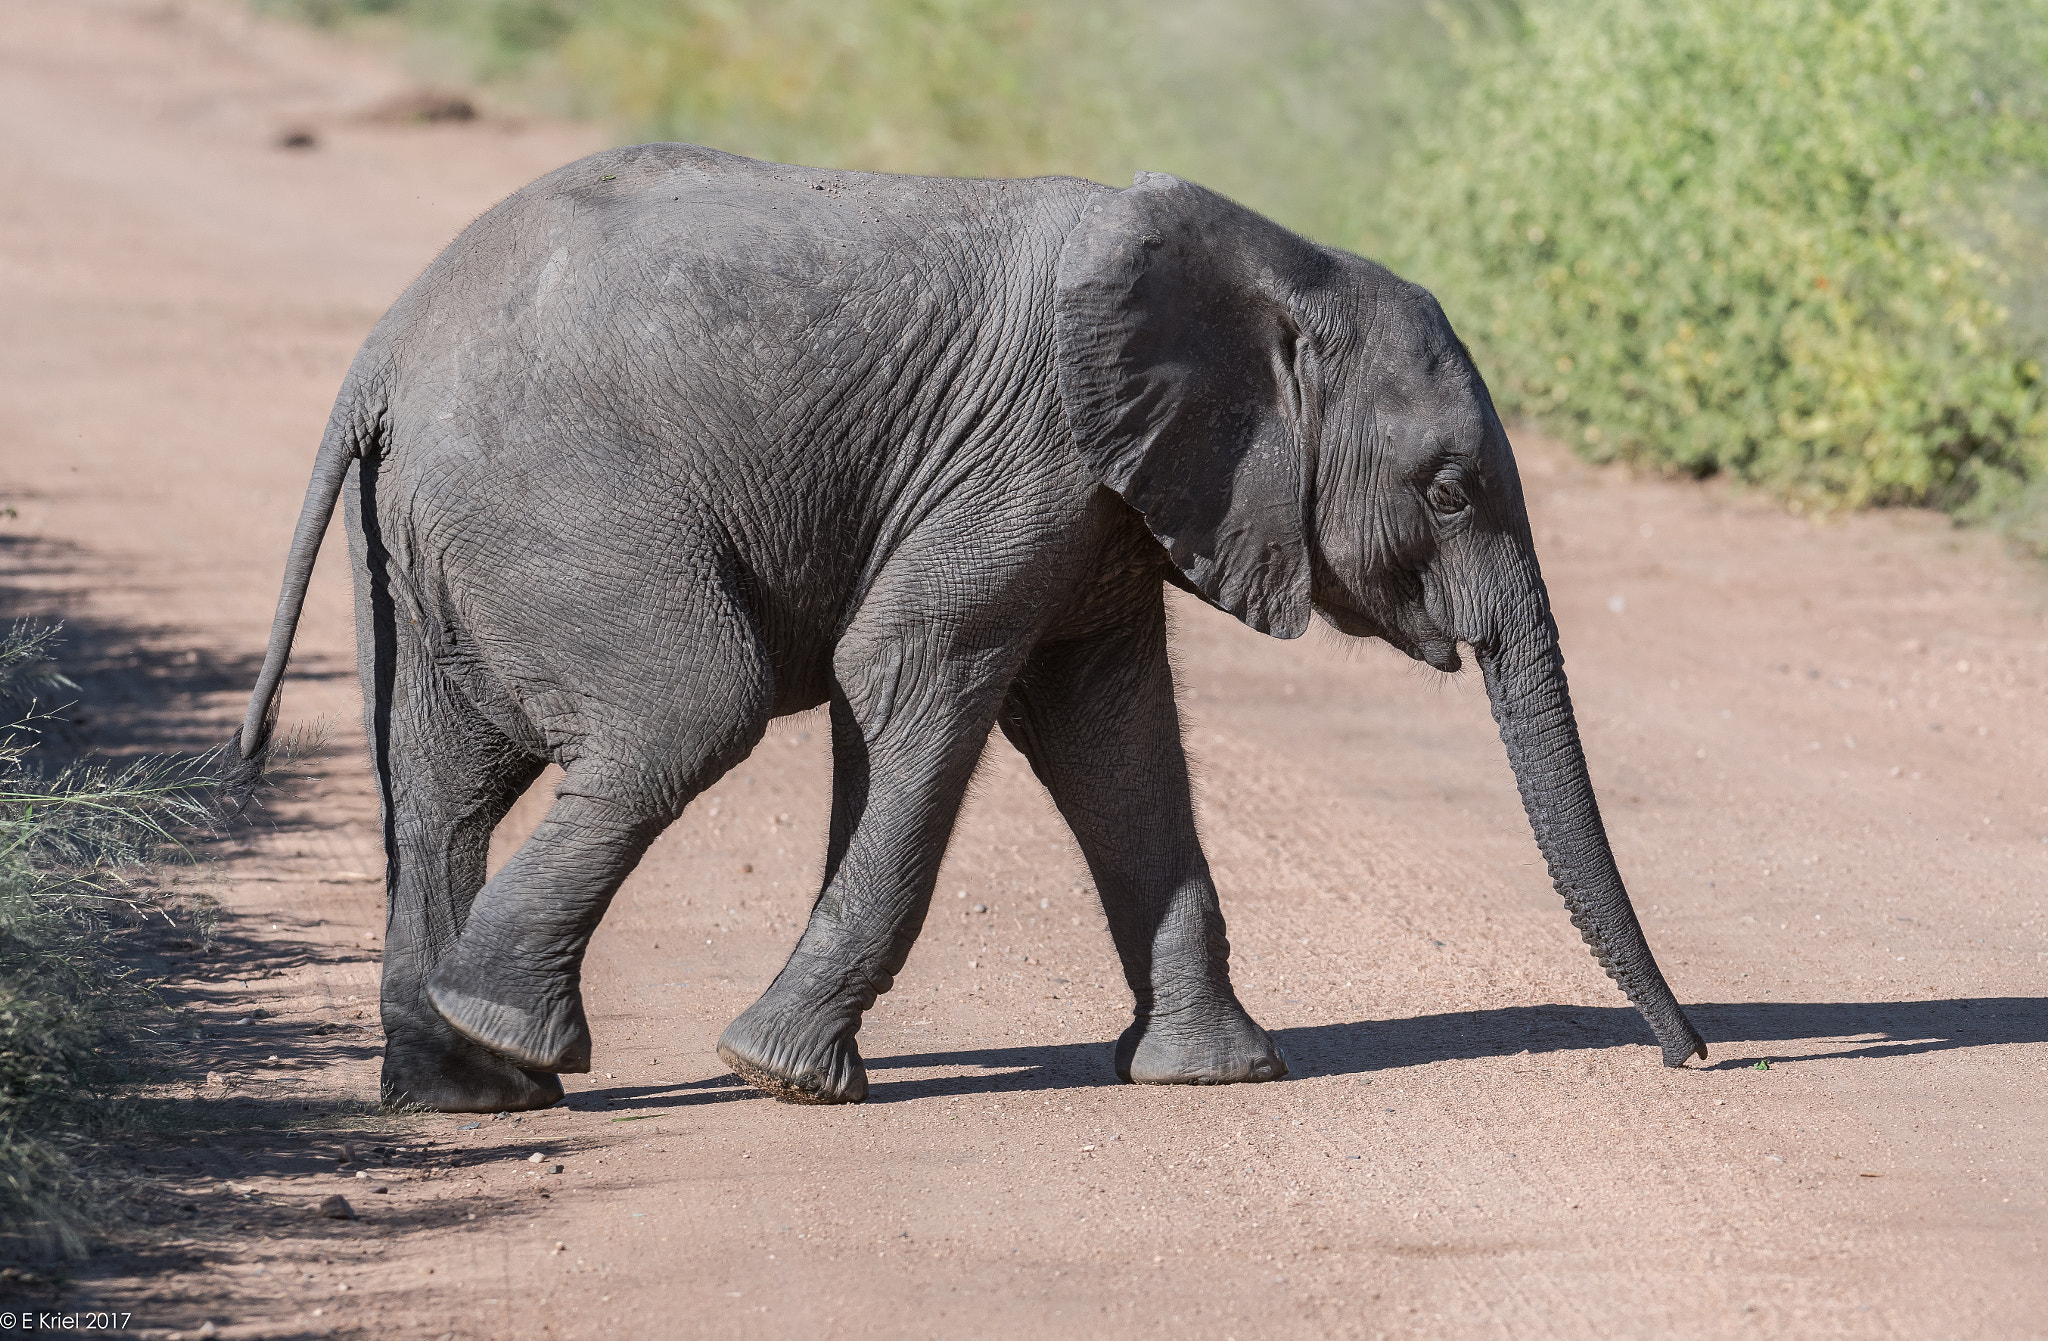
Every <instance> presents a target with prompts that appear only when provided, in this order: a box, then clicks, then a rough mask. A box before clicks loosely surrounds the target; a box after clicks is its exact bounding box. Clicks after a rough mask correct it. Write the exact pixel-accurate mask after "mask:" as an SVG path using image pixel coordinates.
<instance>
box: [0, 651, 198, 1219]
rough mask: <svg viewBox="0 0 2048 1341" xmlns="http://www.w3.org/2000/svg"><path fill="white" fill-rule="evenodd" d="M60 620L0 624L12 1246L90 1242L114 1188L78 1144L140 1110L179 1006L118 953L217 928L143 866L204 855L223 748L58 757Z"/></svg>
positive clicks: (3, 1012)
mask: <svg viewBox="0 0 2048 1341" xmlns="http://www.w3.org/2000/svg"><path fill="white" fill-rule="evenodd" d="M58 642H59V636H58V630H57V629H56V628H54V627H49V628H36V627H32V626H30V625H27V624H16V625H14V626H13V627H12V628H11V629H9V630H8V631H7V632H6V634H5V635H4V636H0V703H4V704H6V705H8V706H9V707H10V709H11V712H10V714H9V716H8V717H7V718H0V721H4V723H5V724H4V725H0V1243H5V1245H6V1246H7V1247H8V1248H10V1249H11V1250H12V1251H14V1252H16V1253H20V1254H23V1255H37V1256H40V1255H47V1254H50V1253H53V1252H54V1253H61V1254H63V1255H66V1256H77V1255H80V1254H82V1253H83V1252H84V1251H85V1250H86V1248H87V1247H88V1245H89V1242H90V1240H91V1238H92V1236H93V1234H94V1232H95V1230H96V1228H97V1227H98V1226H99V1225H101V1224H102V1223H104V1221H105V1219H106V1218H107V1216H108V1214H109V1211H108V1209H107V1208H108V1206H109V1205H110V1203H111V1198H110V1197H109V1196H108V1194H107V1190H106V1189H105V1188H104V1187H103V1186H101V1184H100V1182H99V1181H98V1180H97V1179H96V1178H95V1177H94V1176H93V1175H92V1173H91V1171H90V1166H89V1161H82V1160H81V1159H80V1158H79V1157H78V1156H77V1154H76V1153H75V1152H76V1151H78V1150H80V1149H82V1148H83V1147H84V1146H85V1144H86V1143H87V1142H89V1141H90V1140H91V1139H92V1138H93V1137H95V1136H103V1135H105V1134H108V1133H110V1132H112V1131H114V1130H116V1129H118V1128H120V1127H121V1126H122V1125H123V1124H124V1123H125V1122H126V1121H127V1120H128V1119H129V1118H130V1117H131V1116H132V1114H131V1112H130V1105H129V1104H128V1103H127V1101H126V1098H125V1093H126V1090H127V1089H128V1087H129V1086H130V1085H131V1084H132V1082H133V1081H135V1080H136V1079H138V1078H139V1077H140V1076H142V1075H143V1074H144V1073H145V1072H146V1070H147V1068H148V1067H149V1065H150V1063H151V1061H152V1059H153V1058H154V1057H155V1056H156V1055H157V1054H158V1053H159V1052H160V1051H161V1045H160V1044H159V1043H158V1041H157V1040H158V1037H159V1036H160V1035H161V1034H163V1033H164V1032H165V1026H166V1025H167V1023H168V1019H169V1017H168V1013H167V1012H166V1011H165V1009H164V1007H163V1004H162V1002H161V1001H160V1000H159V999H158V998H157V996H156V994H155V993H154V992H153V991H152V990H151V988H150V986H149V985H148V984H147V983H146V982H145V981H143V980H142V979H141V977H140V976H139V975H138V974H137V973H136V972H135V971H134V970H133V969H131V968H130V967H129V966H128V965H126V964H125V963H123V961H122V956H121V954H120V945H119V938H120V936H121V934H122V933H123V932H124V931H127V930H130V929H132V928H134V927H136V926H137V925H139V924H141V923H144V922H147V921H151V920H162V921H165V922H171V923H178V924H181V925H185V926H189V927H190V928H191V929H192V931H193V933H195V934H196V935H197V936H199V937H200V938H201V939H204V938H206V937H207V936H208V935H210V933H211V929H212V920H213V913H214V911H215V910H214V905H213V903H212V901H211V900H210V899H206V898H205V897H204V896H177V897H174V896H171V895H168V894H166V893H165V892H163V891H161V890H160V889H158V888H157V887H156V886H155V885H154V884H153V883H151V882H149V881H148V880H147V878H146V876H147V872H148V871H149V870H150V869H151V868H153V867H157V866H161V865H162V864H164V863H167V862H173V861H191V860H193V859H194V856H193V851H192V848H191V846H190V840H191V839H193V838H194V837H195V836H197V835H199V834H202V833H205V832H208V831H210V830H211V829H212V827H213V825H214V817H215V816H214V809H213V805H212V798H213V794H214V792H215V789H216V787H217V776H216V775H217V772H218V760H217V759H216V757H215V755H213V754H207V755H202V756H199V757H197V758H185V759H172V758H154V757H152V758H142V759H136V760H132V761H128V762H124V763H118V764H109V763H104V762H97V761H92V760H82V761H73V762H70V763H65V764H55V763H53V762H51V761H50V760H49V759H48V758H47V750H46V743H47V737H46V727H47V726H49V725H50V724H53V723H55V722H56V721H57V720H58V719H57V718H55V717H54V716H52V715H50V714H48V713H46V712H44V711H41V710H39V707H38V705H39V704H40V703H41V702H42V701H43V700H44V699H45V698H46V697H47V696H49V695H50V694H52V693H57V692H61V691H64V690H68V689H70V688H72V685H71V682H70V681H69V680H68V679H66V678H65V677H64V676H63V675H62V674H61V673H60V672H59V671H58V670H57V669H56V668H55V667H54V666H53V665H52V664H51V661H50V657H51V654H52V652H53V651H54V649H55V648H56V646H57V644H58Z"/></svg>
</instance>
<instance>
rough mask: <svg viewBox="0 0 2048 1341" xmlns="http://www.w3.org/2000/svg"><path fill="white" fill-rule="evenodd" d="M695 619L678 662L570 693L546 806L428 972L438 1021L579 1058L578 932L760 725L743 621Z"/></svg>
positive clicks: (753, 643) (521, 1056)
mask: <svg viewBox="0 0 2048 1341" xmlns="http://www.w3.org/2000/svg"><path fill="white" fill-rule="evenodd" d="M698 626H699V627H700V628H702V629H704V631H705V638H704V645H703V646H702V647H700V648H699V649H697V655H696V656H694V657H693V658H692V661H691V663H690V664H689V665H685V666H677V667H663V668H661V673H659V674H655V675H645V674H643V675H639V676H636V677H632V678H631V679H630V680H628V681H627V682H626V683H623V684H613V685H609V686H606V687H604V688H603V689H602V690H600V689H597V688H590V689H587V690H585V691H584V692H583V693H581V694H580V695H579V698H580V708H579V710H578V714H577V716H578V723H577V731H576V733H575V738H576V744H575V746H574V750H573V753H570V754H568V757H565V758H563V759H562V760H561V762H562V764H563V773H564V777H563V779H562V783H561V786H560V787H558V788H557V789H556V792H555V803H554V805H553V806H552V807H551V808H550V809H549V810H548V813H547V817H546V818H545V819H544V820H542V821H541V824H540V827H539V828H537V829H536V830H535V831H534V833H533V836H532V837H530V838H529V839H527V841H526V843H525V844H524V845H523V846H522V847H521V848H520V849H519V851H518V853H517V854H516V855H514V856H513V858H512V859H511V860H510V861H509V862H507V863H506V864H505V866H504V868H503V869H502V870H500V871H499V872H498V873H497V874H496V875H495V876H493V877H492V878H491V880H490V881H489V883H487V884H486V885H485V886H484V887H483V890H482V892H481V893H479V894H478V895H477V899H476V903H475V906H474V907H473V908H472V909H471V910H470V916H469V919H468V922H467V923H466V924H465V926H464V927H463V930H462V935H461V937H460V939H459V940H458V941H457V943H456V945H455V947H454V949H453V951H452V952H451V953H450V954H449V955H448V956H447V957H446V958H445V959H443V960H442V962H441V963H440V964H439V965H438V966H437V967H436V968H435V970H434V973H433V975H432V977H431V979H430V980H429V982H428V986H427V995H428V998H429V1000H430V1001H431V1002H432V1003H433V1007H434V1009H435V1010H436V1011H437V1012H439V1014H440V1016H441V1018H442V1019H444V1020H446V1021H447V1022H448V1024H449V1025H451V1026H452V1027H453V1028H454V1029H455V1030H456V1031H457V1032H459V1033H461V1034H462V1035H463V1036H464V1037H466V1038H468V1039H470V1040H472V1041H474V1042H476V1043H478V1044H481V1045H482V1046H483V1047H485V1048H488V1049H489V1050H490V1051H492V1052H494V1053H496V1054H498V1055H500V1056H502V1057H505V1058H507V1059H509V1060H510V1061H512V1062H513V1063H515V1064H516V1065H518V1066H521V1067H524V1068H528V1069H531V1070H539V1071H555V1072H562V1071H568V1072H582V1071H588V1070H589V1069H590V1054H591V1046H592V1041H591V1035H590V1027H589V1024H588V1023H587V1021H586V1020H585V1017H584V1012H583V991H582V982H583V957H584V954H585V953H586V952H587V950H588V949H589V946H590V938H591V936H592V935H593V934H594V933H595V932H596V930H597V926H598V923H599V922H600V921H602V920H603V918H604V914H605V911H606V909H608V908H609V907H610V906H611V901H612V897H613V896H614V895H615V894H617V892H618V890H619V887H620V886H621V885H622V884H624V883H625V880H626V877H627V876H629V875H631V874H632V872H633V868H634V867H635V866H637V865H638V864H639V862H640V858H641V857H642V856H643V855H644V854H645V853H646V851H647V848H648V846H649V845H650V844H652V843H653V842H654V840H655V839H656V838H657V837H659V836H660V834H661V832H662V830H664V829H666V828H667V827H668V826H669V824H671V823H672V822H673V821H674V820H675V818H676V817H677V816H678V815H680V814H681V813H682V811H683V807H684V806H685V805H687V804H688V803H689V801H690V800H691V799H692V798H693V797H695V796H696V795H697V794H698V793H699V792H701V791H702V790H703V789H704V788H706V787H708V786H710V785H711V784H712V783H713V782H715V781H717V780H718V778H719V776H720V775H722V774H723V773H724V772H725V771H726V770H727V769H728V768H730V767H732V765H733V764H735V763H737V762H739V761H740V760H741V759H743V758H745V757H746V755H747V753H748V752H749V751H750V750H752V749H753V747H754V745H755V744H756V743H757V742H758V741H759V740H760V739H761V734H762V732H763V731H764V730H765V729H766V727H767V722H768V716H769V713H770V710H771V705H772V702H773V691H774V679H773V675H772V671H771V669H770V666H769V662H768V658H767V653H766V649H765V648H764V647H763V646H762V645H761V642H760V639H759V637H758V635H757V634H756V633H755V631H754V629H753V626H752V624H751V623H750V622H749V621H747V620H746V619H745V617H744V615H743V614H742V612H741V611H740V610H739V609H738V608H737V606H734V607H733V608H731V609H729V610H727V611H724V612H723V613H722V617H716V618H706V619H702V620H701V622H700V623H699V625H698Z"/></svg>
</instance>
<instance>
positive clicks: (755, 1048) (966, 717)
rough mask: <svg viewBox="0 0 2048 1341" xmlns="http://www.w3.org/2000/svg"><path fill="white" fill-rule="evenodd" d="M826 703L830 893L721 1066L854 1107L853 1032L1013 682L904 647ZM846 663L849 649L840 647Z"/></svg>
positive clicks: (736, 1026)
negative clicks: (915, 655)
mask: <svg viewBox="0 0 2048 1341" xmlns="http://www.w3.org/2000/svg"><path fill="white" fill-rule="evenodd" d="M862 644H863V645H864V646H867V647H873V648H875V650H876V661H875V663H874V664H872V665H871V666H869V667H867V668H865V670H864V672H861V673H854V674H850V675H849V674H844V673H843V674H842V677H841V686H842V688H841V691H840V692H838V693H835V695H834V697H833V701H832V750H833V765H832V786H833V799H832V836H831V839H830V843H829V846H828V849H827V853H826V861H825V886H824V891H823V892H822V893H821V894H820V895H819V896H818V901H817V903H816V904H815V905H814V906H813V907H812V909H811V917H810V921H809V923H808V924H807V925H806V926H805V927H804V934H803V936H802V937H801V938H800V939H799V940H798V942H797V945H796V949H795V950H794V951H793V952H792V953H791V954H790V957H789V962H788V963H787V964H785V965H784V966H783V969H782V972H781V973H779V974H777V975H776V977H775V981H774V982H773V983H771V984H770V985H769V988H768V990H767V991H766V992H765V993H763V994H762V996H761V999H760V1000H759V1001H756V1002H755V1003H754V1004H753V1005H752V1006H750V1007H748V1008H747V1010H746V1012H745V1013H744V1014H742V1015H741V1016H740V1017H739V1018H738V1019H737V1020H734V1021H733V1022H732V1024H731V1025H730V1026H729V1027H728V1028H727V1029H726V1031H725V1033H724V1035H723V1036H722V1037H721V1038H720V1039H719V1041H718V1055H719V1056H720V1057H721V1058H722V1059H724V1061H725V1064H726V1065H728V1066H730V1067H731V1068H732V1069H733V1071H734V1072H735V1073H737V1074H738V1075H739V1076H740V1077H741V1078H742V1079H744V1080H746V1081H747V1082H748V1083H749V1084H752V1085H754V1086H755V1087H757V1088H759V1089H761V1090H762V1091H764V1092H766V1093H768V1094H770V1095H772V1096H774V1097H775V1098H777V1099H781V1100H783V1101H785V1102H788V1103H806V1104H835V1103H859V1102H860V1101H861V1100H862V1099H865V1098H866V1097H867V1091H868V1079H867V1068H866V1067H865V1066H863V1065H862V1064H861V1059H860V1051H859V1049H858V1048H856V1047H855V1045H854V1035H855V1034H856V1033H858V1032H859V1030H860V1021H861V1015H862V1014H863V1013H864V1012H865V1011H866V1010H867V1009H868V1008H869V1007H870V1006H872V1005H874V1004H875V998H876V997H878V996H880V995H881V994H882V993H883V992H886V991H888V990H889V988H890V987H891V986H892V985H893V984H894V982H895V978H896V974H897V973H898V972H899V971H900V970H901V969H902V967H903V961H904V960H905V959H906V958H907V957H908V956H909V954H910V947H911V945H912V944H913V943H914V942H915V941H916V940H917V933H918V931H919V929H920V928H922V926H923V925H924V918H925V912H926V910H927V909H928V908H929V907H930V905H931V897H932V885H933V883H934V882H935V881H936V880H937V879H938V872H939V862H940V859H941V858H942V857H944V855H945V851H946V843H947V840H948V839H949V838H950V837H951V834H952V830H953V821H954V819H955V818H956V817H957V815H958V814H959V810H960V802H961V798H962V797H963V796H964V795H965V794H966V790H967V784H968V781H969V779H970V778H971V777H972V776H973V773H974V766H975V763H976V762H977V761H978V760H979V759H980V756H981V749H982V746H983V744H984V743H985V742H986V741H987V739H988V732H989V727H990V726H991V725H992V723H993V719H994V717H995V709H996V701H997V699H998V698H999V696H1000V693H1001V690H1000V688H993V689H992V688H991V687H990V686H991V685H997V686H999V685H1000V684H1001V683H1003V682H1005V681H1006V680H1007V678H1008V675H1007V673H1004V674H1001V675H1000V676H996V675H987V674H975V673H974V670H973V668H971V667H961V666H952V667H949V666H945V665H944V664H943V663H939V664H936V665H934V664H932V663H933V661H935V660H936V659H935V658H934V659H932V660H928V661H927V664H926V668H925V669H924V670H923V671H922V672H919V671H916V670H913V669H911V668H908V667H906V666H905V664H904V661H905V654H904V652H903V650H902V644H901V643H900V642H898V643H893V644H892V642H891V640H888V639H884V638H879V637H877V638H871V639H863V640H862ZM842 651H843V652H844V649H842Z"/></svg>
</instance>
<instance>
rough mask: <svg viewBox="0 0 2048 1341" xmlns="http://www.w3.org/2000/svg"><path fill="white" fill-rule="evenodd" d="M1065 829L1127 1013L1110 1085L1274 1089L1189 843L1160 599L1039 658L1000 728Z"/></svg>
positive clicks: (1268, 1056) (1212, 895) (1272, 1050)
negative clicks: (1098, 914) (1084, 868)
mask: <svg viewBox="0 0 2048 1341" xmlns="http://www.w3.org/2000/svg"><path fill="white" fill-rule="evenodd" d="M1002 726H1003V731H1004V734H1006V735H1007V736H1009V738H1010V740H1011V742H1012V743H1014V744H1015V745H1016V746H1017V748H1018V749H1020V750H1021V751H1023V753H1024V755H1025V757H1026V758H1027V759H1029V760H1030V761H1031V766H1032V769H1033V771H1035V772H1036V773H1037V774H1038V777H1039V780H1040V781H1042V782H1043V783H1044V784H1045V786H1046V788H1047V790H1048V791H1050V792H1051V793H1052V798H1053V802H1054V804H1056V805H1057V806H1058V807H1059V809H1060V813H1061V815H1062V816H1063V817H1065V819H1066V821H1067V823H1068V825H1069V826H1070V827H1071V828H1072V829H1073V831H1074V836H1075V838H1076V840H1078V842H1079V843H1080V846H1081V852H1082V855H1083V857H1085V858H1086V860H1087V862H1088V869H1089V872H1090V873H1091V874H1092V875H1093V877H1094V879H1095V886H1096V888H1097V890H1098V891H1100V893H1101V896H1102V906H1103V911H1104V912H1105V913H1106V914H1107V916H1108V918H1109V929H1110V935H1111V937H1112V939H1114V941H1115V943H1116V949H1117V954H1118V956H1119V957H1120V958H1121V959H1122V960H1123V966H1124V977H1125V980H1126V981H1127V982H1129V984H1130V988H1131V993H1132V996H1133V997H1134V998H1135V1001H1136V1009H1135V1011H1134V1013H1133V1017H1132V1021H1131V1025H1130V1028H1128V1029H1126V1030H1125V1031H1124V1034H1123V1037H1122V1038H1121V1039H1119V1040H1118V1042H1117V1047H1116V1071H1117V1075H1118V1076H1120V1077H1121V1078H1123V1079H1124V1080H1127V1081H1134V1082H1136V1083H1138V1084H1144V1085H1227V1084H1232V1083H1236V1082H1241V1081H1260V1080H1278V1079H1280V1078H1281V1077H1282V1076H1285V1075H1286V1074H1287V1062H1286V1060H1285V1059H1284V1058H1283V1057H1282V1056H1281V1055H1280V1049H1279V1048H1278V1047H1277V1046H1276V1045H1275V1044H1274V1042H1273V1040H1272V1038H1271V1037H1270V1036H1269V1035H1268V1034H1267V1033H1266V1031H1265V1030H1264V1029H1261V1028H1260V1027H1259V1026H1258V1024H1257V1023H1255V1022H1254V1021H1253V1020H1252V1017H1251V1016H1250V1015H1249V1014H1248V1013H1246V1011H1245V1009H1244V1007H1243V1005H1241V1004H1240V1003H1239V1002H1238V999H1237V993H1236V992H1235V991H1234V990H1233V989H1232V987H1231V985H1230V943H1229V941H1228V940H1226V939H1225V938H1224V929H1223V911H1222V909H1221V907H1220V906H1219V905H1218V902H1217V898H1216V886H1215V883H1214V882H1213V881H1212V880H1211V879H1210V876H1209V864H1208V861H1207V859H1206V858H1205V857H1204V856H1203V855H1202V848H1201V842H1200V840H1199V838H1198V837H1197V835H1196V832H1195V819H1194V810H1193V804H1192V797H1191V795H1190V791H1189V784H1188V771H1187V759H1186V756H1185V755H1184V754H1183V752H1182V749H1181V739H1180V719H1179V714H1178V713H1177V712H1176V710H1175V708H1174V702H1173V675H1172V671H1171V668H1170V666H1169V665H1168V662H1167V653H1166V627H1165V615H1164V609H1163V606H1161V605H1160V604H1159V595H1158V593H1157V591H1156V590H1155V591H1154V592H1153V593H1151V598H1150V601H1149V602H1148V603H1147V605H1146V606H1145V607H1144V609H1143V610H1142V612H1141V614H1140V616H1139V617H1138V618H1136V619H1134V620H1133V621H1132V622H1131V623H1130V624H1129V625H1127V626H1126V627H1124V628H1122V629H1119V630H1118V631H1117V632H1116V633H1114V634H1112V635H1109V636H1106V637H1102V638H1099V639H1094V640H1090V641H1087V642H1080V643H1070V644H1064V645H1060V646H1055V647H1049V648H1045V649H1042V650H1041V651H1040V652H1039V653H1038V654H1037V655H1036V656H1034V657H1033V658H1032V660H1031V661H1030V663H1029V664H1028V665H1027V666H1026V667H1025V670H1024V674H1023V675H1022V676H1021V677H1020V678H1019V680H1018V682H1017V686H1016V688H1015V690H1013V691H1012V693H1011V695H1010V698H1009V701H1008V702H1007V703H1006V704H1005V706H1004V709H1003V715H1002Z"/></svg>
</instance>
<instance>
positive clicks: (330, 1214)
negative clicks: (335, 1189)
mask: <svg viewBox="0 0 2048 1341" xmlns="http://www.w3.org/2000/svg"><path fill="white" fill-rule="evenodd" d="M319 1209H320V1214H322V1215H324V1216H326V1217H327V1218H328V1219H330V1220H353V1219H355V1218H356V1212H355V1208H354V1207H353V1206H350V1205H349V1204H348V1198H347V1197H343V1196H333V1197H329V1198H327V1199H326V1200H325V1201H323V1202H321V1203H320V1207H319Z"/></svg>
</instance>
